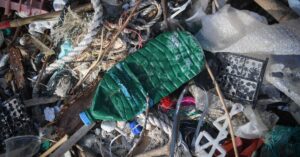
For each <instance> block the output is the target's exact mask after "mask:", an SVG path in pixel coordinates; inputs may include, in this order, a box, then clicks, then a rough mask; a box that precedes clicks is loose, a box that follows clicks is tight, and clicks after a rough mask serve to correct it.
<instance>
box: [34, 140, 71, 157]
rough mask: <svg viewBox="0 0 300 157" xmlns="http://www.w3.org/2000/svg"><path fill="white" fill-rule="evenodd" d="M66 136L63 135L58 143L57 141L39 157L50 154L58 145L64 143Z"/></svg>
mask: <svg viewBox="0 0 300 157" xmlns="http://www.w3.org/2000/svg"><path fill="white" fill-rule="evenodd" d="M68 137H69V136H68V135H65V136H64V137H63V138H61V139H60V140H59V141H57V142H56V143H55V144H54V145H53V146H52V147H50V148H49V149H48V150H47V151H46V152H44V153H43V154H42V155H41V156H40V157H46V156H48V155H49V154H51V153H52V152H53V151H54V150H55V149H57V148H58V147H59V146H60V145H62V144H63V143H65V142H66V141H67V140H68Z"/></svg>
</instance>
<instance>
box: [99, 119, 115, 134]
mask: <svg viewBox="0 0 300 157" xmlns="http://www.w3.org/2000/svg"><path fill="white" fill-rule="evenodd" d="M116 126H117V123H116V122H115V121H102V123H101V129H103V130H104V131H106V132H112V131H113V130H115V128H116Z"/></svg>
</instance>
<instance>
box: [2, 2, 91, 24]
mask: <svg viewBox="0 0 300 157" xmlns="http://www.w3.org/2000/svg"><path fill="white" fill-rule="evenodd" d="M92 8H93V7H92V4H90V3H89V4H85V5H82V6H80V7H77V8H75V9H74V11H75V12H83V11H89V10H92ZM61 12H62V11H56V12H51V13H48V14H42V15H37V16H30V17H26V18H21V19H15V20H12V21H4V22H0V29H6V28H10V27H19V26H23V25H26V24H30V23H32V22H34V21H42V20H48V19H53V18H57V17H59V15H60V14H61Z"/></svg>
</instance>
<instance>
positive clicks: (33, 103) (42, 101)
mask: <svg viewBox="0 0 300 157" xmlns="http://www.w3.org/2000/svg"><path fill="white" fill-rule="evenodd" d="M58 100H60V98H59V97H56V96H53V97H39V98H33V99H29V100H24V101H23V102H24V104H25V107H31V106H37V105H43V104H50V103H54V102H56V101H58Z"/></svg>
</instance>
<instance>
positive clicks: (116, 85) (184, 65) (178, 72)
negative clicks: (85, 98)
mask: <svg viewBox="0 0 300 157" xmlns="http://www.w3.org/2000/svg"><path fill="white" fill-rule="evenodd" d="M204 62H205V59H204V54H203V50H202V48H201V47H200V46H199V44H198V42H197V40H195V38H194V37H193V36H192V35H191V34H190V33H188V32H167V33H163V34H161V35H159V36H157V37H156V38H155V39H153V40H151V41H149V42H148V43H147V44H146V45H145V46H144V47H143V48H142V49H140V50H138V51H137V52H135V53H133V54H131V55H130V56H128V57H127V58H126V59H125V60H123V61H121V62H119V63H118V64H116V65H115V66H114V67H112V68H111V69H110V70H109V71H108V72H107V73H106V74H105V75H104V77H103V79H102V81H101V82H100V84H99V85H98V87H97V90H96V93H95V95H94V98H93V102H92V106H91V107H90V108H89V109H88V110H86V111H85V114H86V115H87V117H88V119H89V120H91V121H95V120H117V121H122V120H130V119H132V118H134V117H135V116H136V115H137V114H139V113H141V112H142V111H144V110H145V108H146V97H147V95H148V96H149V98H150V99H151V100H153V102H154V103H158V102H159V101H160V99H161V98H163V97H165V96H167V95H169V94H170V93H172V92H173V91H175V90H176V89H177V88H179V87H180V86H181V85H183V84H184V83H185V82H187V81H189V80H190V79H192V78H193V77H194V76H196V75H197V74H198V73H200V72H201V71H202V69H203V68H204Z"/></svg>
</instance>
